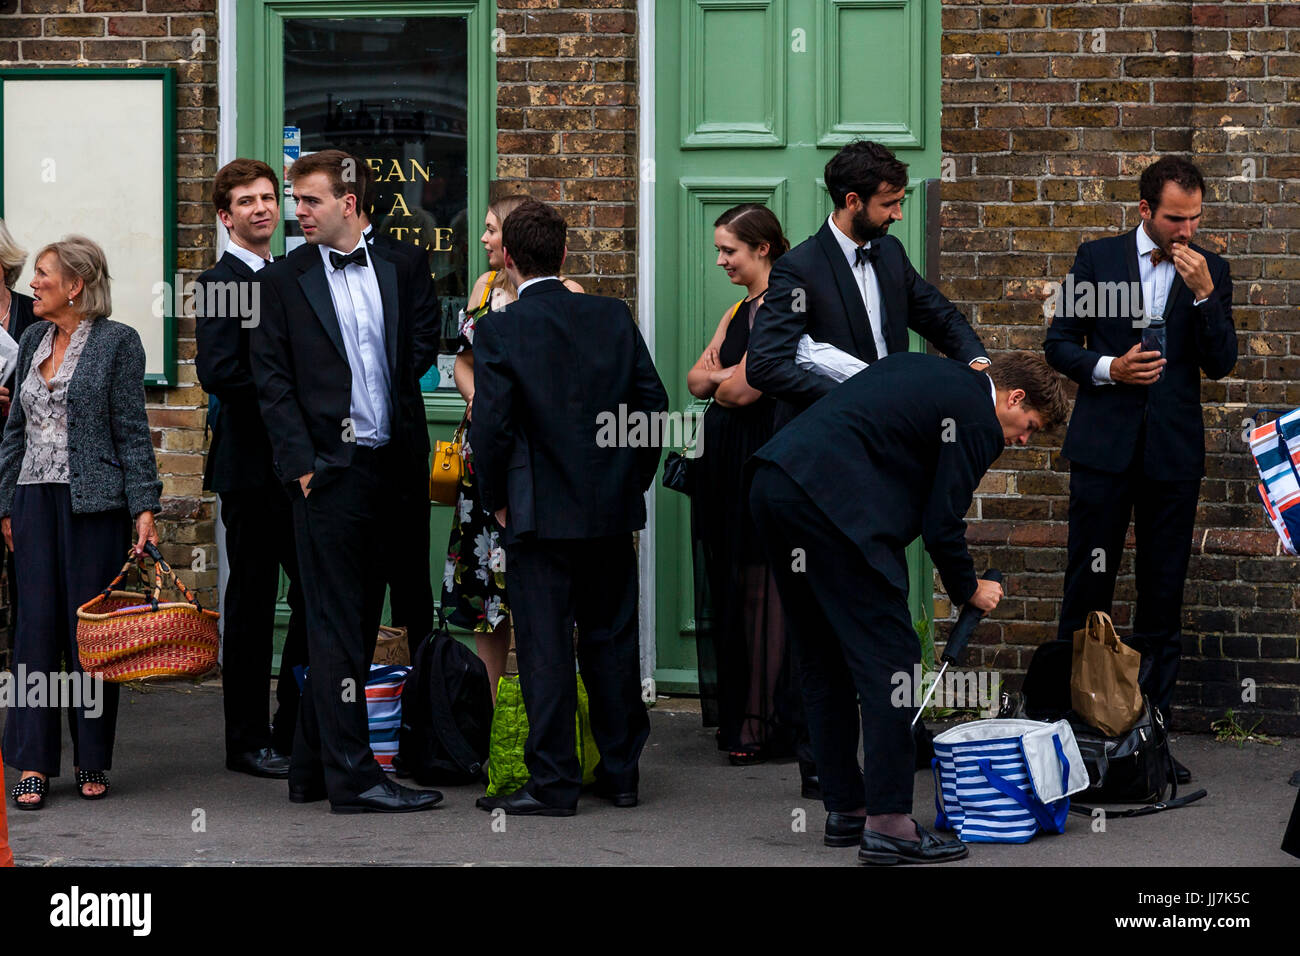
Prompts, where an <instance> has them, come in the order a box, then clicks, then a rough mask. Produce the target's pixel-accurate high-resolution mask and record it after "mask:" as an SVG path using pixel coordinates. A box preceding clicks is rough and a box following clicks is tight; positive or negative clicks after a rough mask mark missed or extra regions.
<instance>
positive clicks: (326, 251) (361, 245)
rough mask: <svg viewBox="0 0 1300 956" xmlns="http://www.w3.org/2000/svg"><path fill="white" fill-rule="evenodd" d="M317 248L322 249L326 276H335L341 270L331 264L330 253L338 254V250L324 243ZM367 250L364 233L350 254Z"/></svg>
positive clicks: (321, 254) (350, 250) (321, 253)
mask: <svg viewBox="0 0 1300 956" xmlns="http://www.w3.org/2000/svg"><path fill="white" fill-rule="evenodd" d="M316 248H318V249H320V257H321V260H322V261H323V262H324V263H325V274H326V275H333V274H334V273H335V272H338V271H339V270H338V269H335V268H334V264H333V263H332V262H330V253H331V252H337V251H338V250H337V249H333V248H331V247H330V246H327V245H325V244H324V243H321V244H320V245H319V246H317V247H316ZM365 248H366V237H365V234H364V233H363V234H362V235H361V236H360V237H358V239H357V244H356V245H355V246H353V247H352V248H351V249H349V250H348V252H349V253H353V252H356V251H357V250H358V249H365ZM368 258H369V253H368V252H367V259H368Z"/></svg>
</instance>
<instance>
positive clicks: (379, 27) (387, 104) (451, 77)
mask: <svg viewBox="0 0 1300 956" xmlns="http://www.w3.org/2000/svg"><path fill="white" fill-rule="evenodd" d="M467 43H468V21H467V20H466V19H465V18H461V17H382V18H347V19H289V20H286V21H285V30H284V125H285V127H286V129H287V128H290V127H296V128H297V130H298V134H299V142H300V146H299V150H300V154H306V153H311V152H315V151H317V150H321V149H328V148H337V149H344V150H347V151H348V152H350V153H355V154H356V155H358V156H360V157H362V158H363V159H364V160H365V161H366V162H367V163H368V164H369V166H370V168H371V169H372V170H373V171H374V174H375V178H376V180H377V185H378V196H377V198H376V201H375V206H374V212H373V213H372V216H371V219H372V221H373V222H374V225H375V228H376V229H378V230H379V231H381V232H384V233H387V234H388V235H389V236H391V237H392V238H393V239H396V240H398V241H401V242H412V243H415V244H416V245H418V246H420V247H421V248H422V249H425V250H426V251H427V253H428V256H429V271H430V272H431V273H432V275H433V276H434V282H435V285H436V287H437V290H438V298H439V303H440V306H441V309H442V323H443V344H442V352H443V356H442V357H440V358H439V362H438V367H436V368H435V369H433V370H432V371H431V372H430V374H429V375H428V376H426V378H425V380H424V382H423V384H424V387H425V388H426V389H432V388H438V387H440V386H441V387H442V388H454V385H453V384H452V382H451V357H452V355H453V353H454V351H455V340H456V313H457V311H458V310H459V309H460V308H461V307H462V306H463V305H464V304H465V297H466V296H467V295H468V292H469V289H468V286H467V283H468V280H469V261H468V250H469V244H468V241H469V236H468V230H467V220H466V205H467V202H468V197H469V171H468V162H467V155H468V150H467V135H468V129H467V122H466V117H467V99H468V96H467V84H468V75H469V74H468V61H467V56H466V51H467ZM292 158H293V157H292V155H290V154H289V153H286V157H285V159H286V166H287V164H288V163H289V162H291V161H292ZM285 185H286V201H285V203H284V210H285V213H284V214H285V220H286V221H285V236H286V244H287V245H288V246H289V247H290V248H292V247H293V246H294V245H297V244H299V243H301V242H302V241H303V240H302V232H301V230H300V229H299V228H298V224H297V222H296V220H295V219H294V217H293V200H292V198H291V197H289V196H288V185H289V184H288V183H286V184H285ZM439 368H441V369H442V370H443V371H442V374H441V376H440V375H439V371H438V369H439ZM440 379H441V381H440Z"/></svg>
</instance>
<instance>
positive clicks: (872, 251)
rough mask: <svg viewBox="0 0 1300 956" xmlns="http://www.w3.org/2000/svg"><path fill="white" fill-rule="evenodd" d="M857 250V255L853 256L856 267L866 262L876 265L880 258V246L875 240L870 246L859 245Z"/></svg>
mask: <svg viewBox="0 0 1300 956" xmlns="http://www.w3.org/2000/svg"><path fill="white" fill-rule="evenodd" d="M856 252H857V255H856V256H854V258H853V265H854V267H855V268H856V267H857V266H860V265H862V263H864V262H866V263H870V264H871V265H873V266H874V265H875V264H876V260H877V259H879V258H880V247H879V246H878V245H876V244H875V243H874V242H873V243H872V244H871V245H869V246H858V248H857V250H856Z"/></svg>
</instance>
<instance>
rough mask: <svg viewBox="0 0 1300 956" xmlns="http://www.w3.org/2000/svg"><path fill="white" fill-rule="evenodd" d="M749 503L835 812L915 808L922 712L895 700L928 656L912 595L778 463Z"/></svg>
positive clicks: (756, 483) (763, 468) (766, 469)
mask: <svg viewBox="0 0 1300 956" xmlns="http://www.w3.org/2000/svg"><path fill="white" fill-rule="evenodd" d="M749 506H750V513H751V514H752V515H753V516H754V523H755V524H756V525H757V526H758V530H759V535H760V537H761V538H762V539H763V542H764V546H765V547H766V549H767V553H768V557H769V559H770V561H771V564H772V571H773V573H774V574H775V575H776V583H777V589H778V590H779V591H780V592H781V606H782V608H784V610H785V614H786V620H787V622H788V627H789V630H790V638H791V651H792V653H793V655H794V659H795V661H796V662H797V664H798V674H799V680H800V689H801V690H802V692H803V704H804V711H805V714H806V716H807V720H808V731H809V735H810V737H811V743H812V750H813V757H814V759H815V760H816V762H817V771H818V775H819V776H820V777H821V785H822V799H823V801H824V803H825V805H826V809H827V810H834V811H838V812H840V813H845V812H849V811H853V810H857V809H859V808H861V807H863V806H865V807H866V809H867V813H873V814H874V813H911V812H912V775H913V773H914V764H915V754H914V746H913V742H912V730H911V721H912V716H913V715H914V714H915V712H916V709H915V708H914V707H912V706H895V705H894V691H895V687H896V686H897V684H896V682H895V679H894V675H897V674H900V673H901V674H906V675H908V679H909V680H910V679H911V674H912V673H913V667H914V666H915V665H916V664H918V663H920V660H921V644H920V641H919V640H918V639H917V636H916V631H915V630H914V629H913V627H912V620H911V614H910V612H909V611H908V606H907V593H906V592H905V591H902V590H900V589H899V588H897V587H896V586H895V585H893V584H891V583H890V582H889V581H888V579H886V578H885V576H884V575H883V574H881V573H880V572H879V571H877V570H876V569H875V568H873V567H872V566H871V565H870V564H868V563H867V559H866V558H865V557H864V556H863V554H862V552H861V550H860V549H859V548H858V547H857V545H855V544H854V543H853V542H852V541H850V540H849V539H848V538H847V537H846V536H845V535H844V533H843V532H842V531H840V530H839V528H837V527H836V526H835V525H834V524H833V523H832V522H831V520H830V519H829V518H827V517H826V515H825V514H824V513H823V512H822V511H821V509H820V508H818V507H817V505H816V504H815V503H814V502H813V501H812V499H810V498H809V497H808V495H807V494H805V493H804V491H803V489H801V488H800V487H799V486H798V485H797V484H795V482H794V481H793V480H792V479H791V478H790V477H789V476H788V475H786V473H785V472H784V471H782V470H781V469H780V468H779V467H778V466H776V465H773V464H771V463H763V464H761V465H759V466H758V468H757V470H756V471H755V473H754V478H753V482H752V484H751V486H750V498H749ZM796 549H798V550H796ZM908 703H909V705H910V698H909V701H908ZM859 727H861V732H862V738H861V739H862V747H863V753H864V755H865V761H864V765H863V769H862V771H861V772H859V769H858V739H859V738H858V730H859Z"/></svg>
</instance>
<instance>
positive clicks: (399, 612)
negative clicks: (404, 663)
mask: <svg viewBox="0 0 1300 956" xmlns="http://www.w3.org/2000/svg"><path fill="white" fill-rule="evenodd" d="M397 507H398V508H399V513H400V514H401V515H402V521H401V523H400V524H399V525H398V526H397V527H396V528H393V529H392V535H391V536H390V538H389V544H388V548H389V550H388V555H389V556H388V558H387V559H386V561H387V565H388V572H389V575H388V584H389V596H388V610H389V612H390V615H391V620H392V622H393V626H394V627H404V628H406V631H407V639H408V640H409V641H410V645H411V653H415V648H416V647H417V646H418V645H419V643H420V641H422V640H424V638H425V637H426V636H427V635H428V634H429V633H430V632H432V631H433V585H432V584H431V583H430V581H429V512H430V506H429V471H428V468H427V467H426V466H425V465H423V464H421V463H417V465H416V466H415V467H410V466H403V468H402V469H401V474H400V476H399V478H398V503H397Z"/></svg>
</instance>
